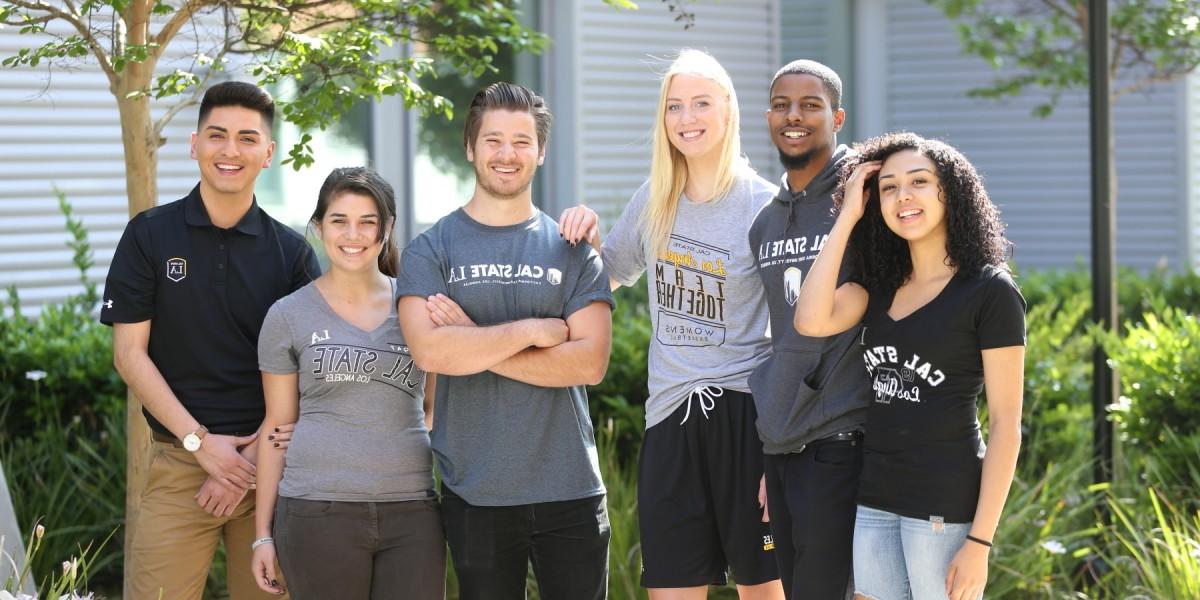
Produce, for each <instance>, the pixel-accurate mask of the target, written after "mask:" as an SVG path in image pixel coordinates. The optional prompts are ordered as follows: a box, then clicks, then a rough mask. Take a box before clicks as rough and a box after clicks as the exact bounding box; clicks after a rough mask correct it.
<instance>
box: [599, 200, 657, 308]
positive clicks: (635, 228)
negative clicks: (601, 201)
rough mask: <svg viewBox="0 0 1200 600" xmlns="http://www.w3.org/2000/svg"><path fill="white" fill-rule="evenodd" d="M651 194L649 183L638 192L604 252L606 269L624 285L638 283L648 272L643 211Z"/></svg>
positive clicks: (610, 234)
mask: <svg viewBox="0 0 1200 600" xmlns="http://www.w3.org/2000/svg"><path fill="white" fill-rule="evenodd" d="M649 193H650V184H649V182H647V183H644V184H642V187H641V188H639V189H638V191H637V192H634V194H633V198H632V199H630V201H629V204H626V205H625V210H624V211H622V212H621V217H620V218H619V219H617V222H616V223H614V224H613V226H612V229H610V230H609V232H608V235H607V236H606V237H605V238H604V245H603V247H602V248H601V250H600V254H601V257H602V258H603V260H604V268H605V269H607V270H608V274H609V276H611V277H612V278H613V279H615V280H616V281H617V283H620V284H621V285H633V284H635V283H637V280H638V278H639V277H641V276H642V272H643V271H645V270H646V242H645V240H644V239H643V237H642V227H641V225H642V224H641V220H642V209H643V207H645V206H646V201H647V200H646V199H647V196H648V195H649Z"/></svg>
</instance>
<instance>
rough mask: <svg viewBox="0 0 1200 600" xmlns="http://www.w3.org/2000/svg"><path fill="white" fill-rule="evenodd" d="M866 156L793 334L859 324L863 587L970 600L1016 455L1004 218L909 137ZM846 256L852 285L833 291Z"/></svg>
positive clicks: (1019, 359) (959, 173)
mask: <svg viewBox="0 0 1200 600" xmlns="http://www.w3.org/2000/svg"><path fill="white" fill-rule="evenodd" d="M856 150H857V156H856V157H855V158H854V159H853V160H851V161H849V164H847V166H846V167H845V170H844V171H843V176H842V187H841V189H840V190H839V192H838V196H839V198H840V200H839V203H838V205H839V214H838V217H837V221H836V223H835V225H834V227H833V230H832V232H831V233H830V236H829V240H828V242H826V244H825V247H824V248H823V249H822V251H821V254H820V256H819V257H818V258H817V261H816V263H815V264H814V266H813V268H812V271H811V273H810V275H809V277H808V279H807V280H806V281H805V282H804V285H803V287H802V289H801V292H800V297H799V299H798V300H797V302H796V314H795V321H794V323H795V326H796V329H797V330H799V331H800V333H803V334H805V335H810V336H827V335H832V334H835V333H840V332H842V331H845V330H847V329H849V328H851V327H854V326H855V325H858V324H859V323H860V322H861V323H862V332H861V335H860V338H859V339H860V343H861V345H862V347H863V362H864V364H865V366H866V372H867V375H868V376H869V377H870V378H871V380H872V387H873V389H874V392H875V401H874V402H873V403H872V404H871V408H870V412H869V415H868V420H867V436H866V441H865V447H864V466H863V472H862V481H861V483H860V487H859V496H858V504H859V508H858V514H857V518H856V523H855V531H854V579H855V587H856V589H857V594H858V597H862V598H876V599H880V600H889V599H892V598H908V597H911V598H914V599H915V600H925V599H931V598H938V599H942V598H950V599H951V600H974V599H976V598H979V597H981V596H982V594H983V588H984V584H985V583H986V581H987V560H988V554H989V551H990V549H991V546H992V536H993V534H994V533H995V532H996V525H997V523H998V521H999V520H1000V513H1001V511H1002V509H1003V508H1004V500H1005V498H1006V497H1007V496H1008V489H1009V485H1010V484H1011V482H1012V477H1013V471H1014V470H1015V468H1016V461H1017V451H1018V449H1019V447H1020V443H1021V433H1020V421H1021V401H1022V388H1023V383H1022V381H1023V377H1024V373H1023V363H1024V354H1025V350H1024V343H1025V321H1024V310H1025V301H1024V299H1023V298H1022V297H1021V294H1020V291H1019V290H1018V289H1017V286H1016V284H1014V283H1013V280H1012V278H1011V276H1010V275H1009V273H1008V270H1007V268H1006V266H1005V254H1006V251H1007V246H1008V242H1007V240H1005V238H1004V231H1003V225H1002V223H1001V222H1000V219H999V213H998V211H997V210H996V207H995V205H993V204H992V202H991V200H990V199H989V198H988V195H987V192H986V191H984V189H983V183H982V181H981V180H980V177H979V174H978V173H976V171H975V168H974V167H973V166H972V165H971V163H970V162H968V161H967V159H966V158H965V157H963V155H962V154H961V153H960V152H959V151H958V150H956V149H954V148H952V147H950V146H949V145H947V144H944V143H942V142H939V141H935V140H927V139H924V138H921V137H920V136H917V135H915V134H912V133H892V134H887V135H883V136H880V137H877V138H874V139H871V140H868V141H866V142H864V143H863V144H862V145H860V146H859V147H858V148H857V149H856ZM846 253H848V254H849V257H848V258H849V264H850V265H851V267H852V269H853V273H852V277H851V278H850V279H851V281H850V282H848V283H845V284H843V285H841V286H837V280H838V268H839V265H840V264H841V263H842V259H843V255H844V254H846ZM981 391H986V397H987V405H988V436H987V439H988V442H989V443H988V444H987V445H985V444H984V443H983V438H982V436H981V432H980V427H979V420H978V417H977V409H976V398H978V396H979V394H980V392H981Z"/></svg>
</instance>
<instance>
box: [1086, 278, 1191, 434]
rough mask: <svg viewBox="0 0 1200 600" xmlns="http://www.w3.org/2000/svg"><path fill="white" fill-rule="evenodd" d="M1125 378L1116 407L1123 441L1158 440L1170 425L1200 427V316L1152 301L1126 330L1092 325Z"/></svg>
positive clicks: (1179, 428) (1182, 429)
mask: <svg viewBox="0 0 1200 600" xmlns="http://www.w3.org/2000/svg"><path fill="white" fill-rule="evenodd" d="M1093 331H1094V333H1095V335H1096V336H1097V338H1098V339H1099V340H1100V341H1101V342H1102V343H1103V345H1104V349H1105V351H1106V352H1107V353H1108V356H1109V357H1110V359H1111V361H1112V364H1113V365H1114V366H1115V367H1116V368H1117V369H1118V373H1119V374H1120V380H1121V400H1120V402H1119V404H1118V406H1117V407H1115V408H1114V410H1113V411H1112V415H1113V418H1114V420H1115V421H1117V423H1119V424H1120V426H1121V432H1122V438H1123V440H1125V441H1127V442H1129V443H1132V444H1134V445H1145V444H1151V445H1154V444H1159V443H1161V442H1163V441H1164V440H1165V432H1166V430H1167V428H1168V427H1169V428H1172V429H1174V430H1176V431H1180V432H1184V433H1189V434H1190V433H1193V432H1196V431H1197V430H1198V429H1200V402H1197V399H1200V321H1198V320H1197V317H1196V315H1195V314H1192V313H1189V312H1188V311H1187V310H1185V309H1182V308H1179V307H1176V306H1167V305H1166V304H1165V302H1164V301H1163V300H1161V299H1156V300H1154V301H1153V307H1152V309H1151V310H1150V311H1148V312H1146V313H1145V314H1144V315H1143V317H1142V320H1141V322H1140V323H1137V324H1134V325H1131V326H1129V327H1128V328H1127V329H1126V331H1125V333H1124V334H1123V335H1118V334H1113V333H1110V332H1104V331H1099V330H1098V329H1093Z"/></svg>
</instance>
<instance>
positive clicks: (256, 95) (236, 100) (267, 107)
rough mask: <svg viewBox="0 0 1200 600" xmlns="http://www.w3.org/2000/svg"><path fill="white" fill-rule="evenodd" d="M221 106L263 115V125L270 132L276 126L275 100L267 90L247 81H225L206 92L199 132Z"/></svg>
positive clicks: (201, 106) (201, 105)
mask: <svg viewBox="0 0 1200 600" xmlns="http://www.w3.org/2000/svg"><path fill="white" fill-rule="evenodd" d="M220 106H240V107H242V108H248V109H250V110H253V111H255V112H257V113H258V114H260V115H262V120H263V124H264V125H266V127H267V129H268V130H270V129H272V128H273V127H274V126H275V99H274V98H272V97H271V94H270V93H268V92H267V90H264V89H262V88H260V87H258V86H257V85H254V84H253V83H246V82H245V81H224V82H221V83H218V84H217V85H214V86H212V87H210V88H208V91H206V92H204V99H202V100H201V101H200V117H199V118H198V119H197V120H196V129H197V130H199V129H200V128H201V127H202V126H203V125H204V120H205V119H207V118H208V114H209V113H211V112H212V109H214V108H217V107H220Z"/></svg>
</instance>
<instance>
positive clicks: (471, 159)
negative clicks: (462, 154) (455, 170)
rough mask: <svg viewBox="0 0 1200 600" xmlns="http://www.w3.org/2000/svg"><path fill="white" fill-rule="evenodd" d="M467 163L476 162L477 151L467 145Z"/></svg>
mask: <svg viewBox="0 0 1200 600" xmlns="http://www.w3.org/2000/svg"><path fill="white" fill-rule="evenodd" d="M467 162H469V163H473V162H475V149H474V148H472V147H471V145H470V144H467Z"/></svg>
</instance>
